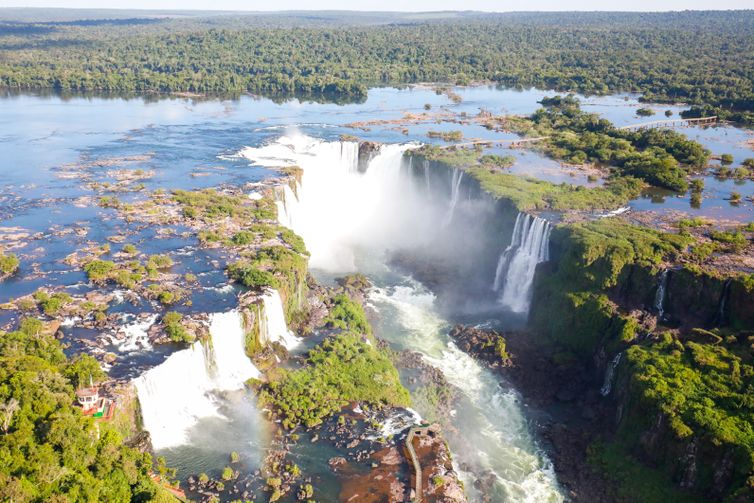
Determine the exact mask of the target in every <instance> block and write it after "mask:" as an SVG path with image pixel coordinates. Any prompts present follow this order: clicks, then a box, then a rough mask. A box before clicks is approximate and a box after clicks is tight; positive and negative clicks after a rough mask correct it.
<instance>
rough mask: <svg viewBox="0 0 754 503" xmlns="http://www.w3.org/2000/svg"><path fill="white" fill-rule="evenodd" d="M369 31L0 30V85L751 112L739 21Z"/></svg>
mask: <svg viewBox="0 0 754 503" xmlns="http://www.w3.org/2000/svg"><path fill="white" fill-rule="evenodd" d="M435 17H437V16H435ZM328 19H329V21H328ZM376 23H385V24H383V25H376V26H364V25H365V24H375V21H371V20H370V21H364V20H354V21H349V20H343V19H340V18H339V19H338V20H337V21H335V20H333V19H332V18H328V17H323V16H316V18H314V17H312V16H306V17H302V16H296V15H291V16H277V17H264V16H225V17H222V18H218V17H213V18H211V19H201V20H200V19H194V20H186V19H160V20H156V19H154V20H149V21H145V20H139V19H133V20H120V21H118V22H113V21H111V22H91V21H69V22H66V23H39V22H36V23H25V22H20V23H10V24H8V25H7V26H8V29H6V30H4V31H3V34H2V36H0V50H2V51H3V54H4V56H5V57H4V59H3V62H2V64H0V84H2V85H4V86H7V87H12V88H50V89H58V90H62V91H73V90H107V91H126V92H132V91H161V92H169V91H190V92H232V93H242V92H246V91H251V92H257V93H260V92H261V93H267V94H271V95H274V94H281V93H282V94H285V93H294V92H297V93H304V94H308V95H315V96H320V97H323V96H333V95H335V96H340V97H344V96H346V97H350V98H352V99H363V97H364V96H365V94H366V86H369V85H376V84H403V83H409V82H419V81H423V82H439V81H445V82H457V83H468V82H470V81H473V80H480V79H490V80H492V81H494V82H497V83H499V84H501V85H504V86H509V87H517V88H527V87H531V86H535V87H538V88H543V89H559V90H573V91H579V92H583V93H587V94H593V93H600V94H602V93H608V92H616V91H636V92H641V93H643V98H644V99H646V100H651V101H668V102H690V103H697V104H709V105H711V106H712V107H714V110H715V111H719V112H721V113H725V114H727V115H728V116H730V117H733V118H736V119H744V120H745V119H747V118H749V116H748V115H747V114H746V112H751V110H752V102H754V100H752V92H753V90H752V78H751V74H750V73H749V71H748V69H750V68H752V67H754V61H753V60H752V56H751V55H752V54H754V51H753V50H752V44H753V43H754V42H752V40H753V39H754V36H752V32H753V31H754V29H753V28H752V14H751V13H750V12H748V11H738V12H683V13H678V12H674V13H655V14H647V13H636V14H628V13H620V14H612V13H604V12H595V13H586V14H582V13H578V14H576V13H557V15H556V14H555V13H536V14H532V13H511V14H485V15H484V16H480V15H479V14H474V13H467V14H461V15H456V17H454V18H446V17H445V16H442V15H440V16H439V18H437V19H432V18H417V17H414V18H401V19H397V20H396V19H395V15H393V18H390V20H388V19H381V20H379V21H377V22H376ZM349 24H350V25H349ZM291 54H293V55H295V57H293V58H291ZM333 98H334V96H333ZM451 98H452V96H451ZM331 99H332V98H331ZM726 118H727V117H726Z"/></svg>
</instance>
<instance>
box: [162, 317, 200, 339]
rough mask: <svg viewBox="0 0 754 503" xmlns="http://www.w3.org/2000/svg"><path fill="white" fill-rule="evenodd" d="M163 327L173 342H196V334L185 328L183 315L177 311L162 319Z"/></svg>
mask: <svg viewBox="0 0 754 503" xmlns="http://www.w3.org/2000/svg"><path fill="white" fill-rule="evenodd" d="M162 327H163V329H164V330H165V333H166V334H167V335H168V337H170V340H171V341H173V342H194V340H195V339H196V337H195V336H194V334H192V333H191V332H189V331H188V330H186V327H184V326H183V315H182V314H181V313H177V312H175V311H169V312H167V313H165V314H164V315H163V317H162Z"/></svg>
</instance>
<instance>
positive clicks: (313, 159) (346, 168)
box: [239, 133, 421, 273]
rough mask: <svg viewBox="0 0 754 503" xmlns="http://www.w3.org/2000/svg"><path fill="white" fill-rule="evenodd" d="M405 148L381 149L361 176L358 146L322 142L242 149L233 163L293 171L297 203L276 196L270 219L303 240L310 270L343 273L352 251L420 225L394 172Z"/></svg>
mask: <svg viewBox="0 0 754 503" xmlns="http://www.w3.org/2000/svg"><path fill="white" fill-rule="evenodd" d="M412 147H414V146H413V145H381V146H379V147H378V148H375V150H374V153H373V154H374V155H371V156H370V158H369V164H368V167H367V168H366V170H361V171H360V170H359V169H358V161H359V159H358V151H359V144H358V143H356V142H350V141H335V142H328V141H323V140H318V139H314V138H310V137H308V136H303V135H301V134H293V133H292V134H289V135H287V136H282V137H280V138H278V139H277V140H275V141H274V142H272V143H269V144H267V145H264V146H261V147H256V148H252V147H247V148H244V149H242V150H241V151H240V153H239V155H240V156H242V157H244V158H246V159H248V160H250V161H251V162H252V163H253V164H254V165H263V166H269V167H280V166H291V165H297V166H299V167H300V168H301V169H302V170H303V173H302V178H301V184H300V186H299V187H298V190H297V193H298V197H295V195H296V194H294V193H293V191H292V190H291V191H290V192H289V191H287V190H285V189H283V191H282V192H283V194H282V197H283V198H284V199H285V200H284V201H280V202H279V204H278V219H279V221H280V223H281V224H282V225H286V226H289V227H290V228H291V229H293V230H294V231H295V232H296V233H297V234H299V235H300V236H301V237H302V238H303V239H304V241H305V242H306V246H307V249H308V250H309V252H310V253H311V257H310V259H309V265H310V267H311V268H313V269H323V270H326V271H329V272H337V273H343V272H350V271H354V270H356V265H355V263H354V253H353V248H354V247H355V246H369V245H377V246H381V247H383V249H384V247H388V246H389V243H390V240H391V237H392V236H393V235H394V234H395V233H396V232H397V231H396V229H397V226H400V225H404V222H405V221H406V219H407V215H410V217H411V218H415V219H419V218H420V216H421V210H416V211H414V207H411V208H408V209H406V207H405V205H406V204H407V203H406V198H410V195H409V193H410V191H409V190H408V189H409V186H408V184H407V183H406V178H407V177H406V176H404V175H405V173H404V172H403V170H402V167H403V153H404V152H405V151H406V150H408V149H409V148H412ZM278 197H280V194H279V193H278ZM401 238H402V239H401V244H403V243H405V239H404V238H405V234H403V235H402V236H401ZM396 241H397V240H396ZM378 243H379V244H378Z"/></svg>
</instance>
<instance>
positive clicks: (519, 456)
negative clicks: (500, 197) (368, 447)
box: [241, 134, 562, 502]
mask: <svg viewBox="0 0 754 503" xmlns="http://www.w3.org/2000/svg"><path fill="white" fill-rule="evenodd" d="M407 148H410V147H409V146H405V145H404V146H400V145H392V146H383V147H382V148H381V149H380V151H379V152H378V154H377V155H376V156H375V157H374V158H373V159H372V160H371V162H370V163H369V166H368V169H367V170H366V172H365V173H359V172H358V171H357V169H356V168H357V160H356V155H355V154H356V151H357V148H356V144H355V143H353V144H349V143H347V142H346V143H341V142H335V143H327V142H322V141H319V140H314V139H311V138H306V137H301V136H299V135H295V134H294V135H289V136H284V137H282V138H280V139H279V140H277V141H276V142H274V143H272V144H270V145H267V146H265V147H261V148H257V149H251V148H246V149H244V150H243V151H242V152H241V154H242V155H243V156H244V157H246V158H248V159H249V160H251V161H252V162H254V163H258V164H262V165H267V166H283V165H290V164H296V165H298V166H300V167H302V168H303V179H302V183H301V186H300V187H299V190H298V197H297V198H295V197H293V198H291V197H290V195H287V194H286V201H285V204H284V205H283V206H282V209H283V210H284V211H282V212H280V215H279V219H280V222H281V223H283V224H285V225H290V226H291V228H292V229H293V230H294V231H296V232H297V233H298V234H299V235H301V236H302V237H303V238H304V241H305V242H306V245H307V248H308V249H309V250H310V252H311V254H312V257H311V261H310V264H311V266H312V270H313V271H314V272H315V274H316V271H318V270H319V271H325V272H327V273H331V272H343V271H352V270H354V269H355V267H356V262H357V259H358V261H359V263H360V264H363V263H369V265H368V266H366V268H365V267H362V268H361V272H365V273H367V274H370V276H371V278H372V279H373V280H374V279H375V277H376V275H377V276H379V275H380V274H383V273H384V271H385V266H384V264H383V263H382V262H379V263H378V264H374V263H373V262H372V260H373V259H374V258H375V257H376V254H375V253H374V252H377V254H379V252H380V251H382V250H384V249H385V248H390V247H391V246H396V247H402V246H405V247H410V246H411V245H412V244H416V243H422V242H423V241H422V239H423V238H425V237H426V236H422V234H421V233H422V230H421V229H422V227H421V226H420V225H414V224H415V223H416V222H420V223H421V224H422V225H424V226H425V227H426V226H427V225H426V224H427V222H428V221H429V222H435V224H434V225H435V226H436V227H435V228H434V229H432V232H437V231H438V229H440V228H441V227H442V225H441V222H442V221H443V218H442V216H443V211H442V210H440V212H439V218H438V213H437V209H436V208H432V209H431V210H428V209H427V204H426V203H427V200H426V198H425V197H422V198H416V199H415V200H414V195H413V194H412V191H411V190H410V188H411V184H410V182H409V179H406V178H403V177H401V164H402V155H403V152H404V151H405V150H406V149H407ZM460 177H461V175H460V174H459V175H458V177H457V178H455V179H454V180H453V184H452V185H453V187H454V188H453V189H452V193H451V202H450V206H449V207H447V210H446V211H447V212H448V214H447V215H446V219H447V220H452V218H453V212H454V211H455V205H456V204H457V202H458V198H459V194H458V193H459V192H460V190H459V189H460ZM426 185H427V191H428V190H429V177H428V176H427V178H426ZM425 195H426V194H425ZM453 199H455V202H453ZM430 211H433V212H434V213H430ZM522 218H523V217H522ZM538 220H539V221H540V222H541V223H537V226H538V227H542V229H543V230H545V231H547V234H548V233H549V224H547V222H545V221H544V220H541V219H538ZM430 227H431V226H430ZM540 237H541V239H542V240H545V239H546V238H545V236H540ZM522 243H527V241H526V239H524V238H522ZM542 247H543V248H544V249H545V252H544V253H545V254H546V244H544V245H542ZM516 251H518V250H516ZM532 273H533V271H532ZM370 299H371V302H372V303H373V304H374V305H375V307H376V308H377V310H378V311H379V313H380V316H379V318H378V320H379V321H378V323H379V324H380V325H385V326H384V327H382V330H379V335H380V337H382V338H385V339H388V340H389V341H390V342H391V343H392V344H393V345H394V346H398V347H401V348H408V349H411V350H414V351H419V352H421V353H422V354H423V355H424V357H425V358H426V360H427V361H428V363H430V364H431V365H433V366H435V367H437V368H439V369H440V370H441V371H442V372H443V373H444V374H445V376H446V378H447V379H448V380H449V381H450V382H451V383H452V384H454V385H456V386H458V387H459V388H460V389H461V391H462V393H463V400H462V406H459V408H458V410H457V411H455V413H454V414H453V419H452V421H453V423H454V424H455V425H456V426H457V427H458V428H459V429H461V430H462V431H463V436H462V438H461V437H455V439H454V441H453V442H452V443H451V449H452V451H453V453H454V455H456V456H457V458H458V459H460V460H461V461H462V462H463V463H466V464H468V465H469V466H470V467H471V468H472V470H473V471H474V474H477V475H481V474H482V473H483V472H485V471H490V470H491V471H492V472H493V473H494V474H495V477H496V480H497V484H496V488H495V501H502V500H505V501H531V502H535V501H536V502H557V501H562V496H561V495H560V493H559V489H558V487H557V482H556V481H555V476H554V473H553V470H552V466H551V464H550V462H549V461H548V460H547V458H546V456H544V455H543V454H542V453H541V451H540V450H539V448H538V447H537V446H536V444H535V442H534V441H533V439H532V437H531V435H530V433H529V430H528V425H527V422H526V420H525V418H524V416H523V414H522V411H521V408H520V405H519V401H518V396H517V395H516V393H515V392H513V391H511V390H510V389H505V388H503V387H501V386H500V384H499V380H498V377H497V376H496V375H494V374H493V373H492V372H491V371H489V370H487V369H485V368H482V367H481V366H480V365H479V364H477V363H476V361H475V360H473V359H472V358H471V357H470V356H468V355H467V354H466V353H464V352H462V351H461V350H459V349H458V348H457V347H456V346H455V345H454V344H453V343H452V342H451V341H450V340H449V339H448V336H447V328H448V327H447V322H446V321H445V320H443V319H441V318H440V317H439V315H438V314H437V312H436V311H435V309H434V300H435V299H434V295H432V294H431V293H430V292H428V291H427V290H425V289H423V288H422V287H420V286H419V285H418V284H417V283H415V282H411V281H409V282H407V283H405V284H401V285H392V286H390V285H387V287H386V288H385V289H380V290H376V291H374V292H373V293H372V294H371V296H370ZM392 426H394V425H393V424H389V425H388V427H392ZM473 480H474V476H473V475H471V474H466V476H465V482H466V483H467V490H468V491H470V492H472V493H473V492H474V491H475V490H474V489H473ZM497 496H500V498H499V499H498V498H497Z"/></svg>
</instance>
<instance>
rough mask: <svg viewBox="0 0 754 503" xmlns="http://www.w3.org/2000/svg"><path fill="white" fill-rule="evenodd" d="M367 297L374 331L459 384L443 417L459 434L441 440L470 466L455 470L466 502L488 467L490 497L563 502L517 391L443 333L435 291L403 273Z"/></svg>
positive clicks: (455, 383)
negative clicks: (395, 281)
mask: <svg viewBox="0 0 754 503" xmlns="http://www.w3.org/2000/svg"><path fill="white" fill-rule="evenodd" d="M369 300H370V303H371V304H372V305H373V306H374V307H376V308H377V309H378V310H379V312H380V313H381V316H380V318H379V320H378V323H377V325H376V326H375V328H376V330H377V331H378V333H379V335H380V336H382V337H385V338H386V339H387V340H389V341H390V342H391V343H392V344H394V345H396V346H398V347H399V348H401V349H408V350H411V351H417V352H419V353H421V355H422V356H423V358H424V359H425V361H426V362H427V363H429V364H430V365H432V366H433V367H436V368H438V369H440V370H441V371H442V373H443V375H444V376H445V378H446V379H447V380H448V382H449V383H450V384H452V385H454V386H456V387H457V388H458V389H460V391H461V395H462V396H461V401H460V402H459V404H458V407H457V408H456V410H454V411H452V412H451V415H450V417H449V418H447V420H448V421H450V422H451V423H452V425H453V428H454V429H455V430H457V431H458V432H460V435H459V436H453V435H451V436H449V437H448V438H447V440H448V442H449V444H450V447H451V449H452V450H453V453H454V456H456V459H457V460H458V462H459V463H460V464H461V465H463V466H465V467H467V469H468V470H469V472H471V473H464V472H461V476H462V478H463V479H464V481H465V483H466V488H467V491H469V496H470V500H469V501H476V500H477V499H481V497H480V495H479V494H477V493H476V489H475V488H474V484H473V482H474V480H475V479H477V478H478V477H479V476H480V474H482V473H485V472H489V471H491V472H492V473H494V474H495V486H496V487H495V489H494V490H493V494H494V495H495V497H493V501H537V502H557V501H562V497H561V496H560V494H559V492H558V489H557V483H556V482H555V476H554V473H553V471H552V465H551V464H550V462H549V460H548V459H547V458H546V457H545V456H544V455H543V454H542V453H541V451H540V450H539V449H538V448H537V446H536V444H535V443H534V441H533V439H532V437H531V435H530V434H529V431H528V429H527V424H526V419H525V418H524V416H523V414H522V412H521V409H520V405H519V398H518V396H517V395H516V393H515V392H513V391H512V390H510V389H505V388H502V387H501V386H500V384H499V381H498V378H497V376H496V375H495V374H494V373H493V372H491V371H489V370H488V369H486V368H484V367H482V366H481V365H480V364H479V363H478V362H477V361H476V360H474V359H473V358H472V357H471V356H469V355H468V354H466V353H464V352H463V351H461V350H460V349H459V348H458V347H457V346H456V345H455V344H454V343H453V342H452V341H451V340H450V339H449V337H448V336H447V327H448V325H447V322H446V321H445V320H443V319H442V318H441V317H440V315H439V314H438V313H437V311H436V309H435V307H434V301H435V296H434V295H433V294H432V293H431V292H429V291H427V290H426V289H425V288H424V287H422V286H421V285H419V284H418V283H416V282H415V281H413V280H404V282H403V283H402V284H400V285H397V286H392V287H386V288H377V289H375V290H373V291H372V292H371V294H370V296H369ZM420 412H421V411H420Z"/></svg>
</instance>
